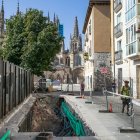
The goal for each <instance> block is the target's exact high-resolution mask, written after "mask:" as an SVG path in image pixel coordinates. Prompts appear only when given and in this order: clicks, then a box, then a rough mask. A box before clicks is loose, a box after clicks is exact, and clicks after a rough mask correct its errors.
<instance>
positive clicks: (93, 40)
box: [83, 0, 111, 91]
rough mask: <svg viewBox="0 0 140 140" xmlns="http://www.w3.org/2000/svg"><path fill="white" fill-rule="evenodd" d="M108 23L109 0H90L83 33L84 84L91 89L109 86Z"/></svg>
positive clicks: (109, 45) (109, 50) (109, 29)
mask: <svg viewBox="0 0 140 140" xmlns="http://www.w3.org/2000/svg"><path fill="white" fill-rule="evenodd" d="M110 24H111V23H110V0H90V1H89V6H88V9H87V13H86V17H85V22H84V27H83V33H84V34H85V39H84V51H85V53H84V58H85V65H84V69H85V85H86V86H87V88H88V89H89V90H91V91H93V90H101V89H102V87H103V86H111V67H110V60H111V55H110V52H111V44H110V37H111V35H110V34H111V25H110ZM103 70H104V71H103ZM103 72H105V74H103ZM104 76H105V77H104Z"/></svg>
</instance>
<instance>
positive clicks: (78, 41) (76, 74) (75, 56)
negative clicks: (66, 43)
mask: <svg viewBox="0 0 140 140" xmlns="http://www.w3.org/2000/svg"><path fill="white" fill-rule="evenodd" d="M83 62H84V61H83V50H82V37H81V35H80V34H79V28H78V20H77V17H75V23H74V32H73V35H72V36H70V67H71V71H72V77H73V82H74V83H80V82H81V81H83Z"/></svg>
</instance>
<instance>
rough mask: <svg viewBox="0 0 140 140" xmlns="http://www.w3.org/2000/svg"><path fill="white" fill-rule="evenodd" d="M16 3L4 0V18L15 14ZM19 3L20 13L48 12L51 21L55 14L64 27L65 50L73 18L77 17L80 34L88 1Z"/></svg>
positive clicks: (25, 1)
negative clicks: (31, 11) (29, 11)
mask: <svg viewBox="0 0 140 140" xmlns="http://www.w3.org/2000/svg"><path fill="white" fill-rule="evenodd" d="M17 1H18V0H4V9H5V17H6V18H9V17H10V15H13V14H15V13H16V9H17ZM19 3H20V10H21V11H22V12H25V11H26V8H37V9H39V10H42V11H43V12H44V14H45V15H46V16H47V15H48V11H49V13H50V17H51V19H53V16H54V13H56V15H58V17H59V19H60V22H61V23H62V24H63V25H64V36H65V48H68V47H69V37H70V33H73V27H74V19H75V16H77V17H78V22H79V23H78V24H79V31H80V33H81V34H82V29H83V24H84V20H85V15H86V11H87V7H88V3H89V0H19ZM0 5H1V4H0Z"/></svg>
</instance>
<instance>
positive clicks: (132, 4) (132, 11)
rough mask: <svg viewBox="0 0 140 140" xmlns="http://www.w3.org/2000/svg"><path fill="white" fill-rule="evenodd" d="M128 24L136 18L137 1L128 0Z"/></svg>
mask: <svg viewBox="0 0 140 140" xmlns="http://www.w3.org/2000/svg"><path fill="white" fill-rule="evenodd" d="M125 10H126V14H125V15H126V22H128V21H130V20H131V19H132V18H133V17H134V16H136V0H126V8H125Z"/></svg>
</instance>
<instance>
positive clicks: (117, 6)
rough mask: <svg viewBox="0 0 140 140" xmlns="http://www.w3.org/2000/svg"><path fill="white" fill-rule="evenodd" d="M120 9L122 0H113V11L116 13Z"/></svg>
mask: <svg viewBox="0 0 140 140" xmlns="http://www.w3.org/2000/svg"><path fill="white" fill-rule="evenodd" d="M121 9H122V0H115V2H114V11H115V12H116V13H117V12H119V11H120V10H121Z"/></svg>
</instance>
